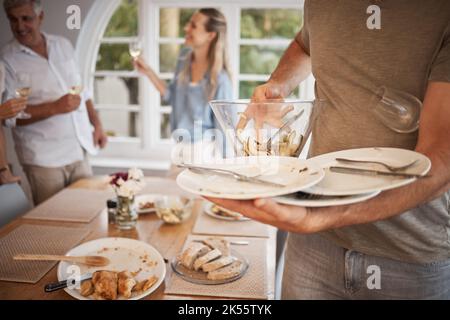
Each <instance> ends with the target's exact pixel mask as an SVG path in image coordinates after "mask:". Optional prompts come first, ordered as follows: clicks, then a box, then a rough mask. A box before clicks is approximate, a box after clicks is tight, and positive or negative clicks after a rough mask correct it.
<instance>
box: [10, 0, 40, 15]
mask: <svg viewBox="0 0 450 320" xmlns="http://www.w3.org/2000/svg"><path fill="white" fill-rule="evenodd" d="M26 4H31V5H32V6H33V9H34V12H35V13H36V14H37V15H39V14H41V12H42V5H41V0H3V8H4V9H5V12H8V10H9V9H12V8H16V7H20V6H23V5H26Z"/></svg>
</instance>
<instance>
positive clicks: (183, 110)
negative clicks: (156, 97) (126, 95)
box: [163, 49, 233, 142]
mask: <svg viewBox="0 0 450 320" xmlns="http://www.w3.org/2000/svg"><path fill="white" fill-rule="evenodd" d="M190 52H191V50H190V49H183V50H182V51H181V53H180V55H179V57H178V61H177V67H176V70H175V76H174V79H173V80H172V81H171V83H170V85H169V88H168V90H166V94H165V95H164V96H163V100H164V101H165V102H167V103H169V104H170V105H171V106H172V113H171V114H170V125H171V128H172V131H174V130H176V129H185V130H187V132H189V134H190V138H191V142H196V141H198V140H199V139H200V138H201V137H200V133H201V134H202V135H203V134H204V133H205V131H207V130H209V129H214V128H217V129H220V128H219V124H218V123H217V120H216V118H215V116H214V113H213V111H212V109H211V107H210V106H209V103H208V102H209V99H208V93H207V84H208V80H209V76H210V75H209V73H207V74H205V76H204V77H203V79H201V80H200V81H199V82H198V83H196V84H192V83H191V81H190V75H189V78H188V81H187V82H183V81H180V79H179V76H180V72H181V71H182V70H183V69H184V68H185V64H186V63H189V64H190V63H191V61H190ZM189 68H190V66H189ZM232 98H233V89H232V85H231V80H230V78H229V77H228V74H227V73H226V72H225V71H224V70H222V71H221V72H220V73H219V75H218V79H217V89H216V92H215V95H214V98H213V99H214V100H230V99H232ZM194 128H195V131H196V132H195V134H194ZM200 129H201V130H200Z"/></svg>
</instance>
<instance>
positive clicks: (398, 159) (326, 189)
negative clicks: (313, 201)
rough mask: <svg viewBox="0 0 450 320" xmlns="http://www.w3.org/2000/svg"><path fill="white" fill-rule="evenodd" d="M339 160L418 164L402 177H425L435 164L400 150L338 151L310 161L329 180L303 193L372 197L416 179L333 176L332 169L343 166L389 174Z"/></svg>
mask: <svg viewBox="0 0 450 320" xmlns="http://www.w3.org/2000/svg"><path fill="white" fill-rule="evenodd" d="M336 158H348V159H357V160H369V161H370V160H375V161H382V162H384V163H386V164H389V165H394V166H401V165H405V164H408V163H410V162H412V161H414V160H417V163H416V164H414V165H413V166H411V167H409V168H408V169H406V170H403V171H400V172H402V173H411V174H418V175H424V174H426V173H427V172H428V171H429V170H430V168H431V161H430V160H429V159H428V158H427V157H426V156H424V155H423V154H420V153H418V152H415V151H411V150H406V149H398V148H361V149H350V150H343V151H337V152H332V153H327V154H323V155H320V156H317V157H314V158H310V159H308V160H307V163H308V164H309V163H310V162H311V163H314V164H316V165H318V166H320V167H322V168H323V169H324V171H325V177H324V178H323V179H322V180H321V181H320V182H319V183H317V184H316V185H314V186H312V187H310V188H307V189H305V190H303V191H305V192H307V193H314V194H322V195H329V196H335V195H355V194H362V193H372V192H375V191H384V190H389V189H394V188H398V187H401V186H404V185H407V184H410V183H412V182H414V181H415V180H416V178H403V177H394V176H380V175H377V176H368V175H360V174H347V173H337V172H331V171H330V170H329V169H328V168H329V167H330V166H341V167H350V168H362V169H371V170H378V171H385V172H389V171H388V170H387V169H386V168H384V167H383V166H381V165H379V164H368V163H352V164H347V163H343V162H339V161H336Z"/></svg>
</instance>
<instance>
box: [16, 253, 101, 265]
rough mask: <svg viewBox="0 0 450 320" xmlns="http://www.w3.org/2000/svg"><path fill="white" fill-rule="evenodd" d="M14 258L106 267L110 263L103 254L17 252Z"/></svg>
mask: <svg viewBox="0 0 450 320" xmlns="http://www.w3.org/2000/svg"><path fill="white" fill-rule="evenodd" d="M14 260H35V261H42V260H46V261H49V260H50V261H69V262H76V263H82V264H85V265H88V266H95V267H104V266H106V265H108V264H109V259H108V258H105V257H102V256H78V257H72V256H60V255H51V254H17V255H15V256H14Z"/></svg>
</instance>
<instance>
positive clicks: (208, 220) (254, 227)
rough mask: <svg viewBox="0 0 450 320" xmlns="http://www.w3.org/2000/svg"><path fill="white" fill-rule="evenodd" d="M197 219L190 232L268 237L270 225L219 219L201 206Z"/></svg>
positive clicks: (251, 221) (250, 221)
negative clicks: (207, 212)
mask: <svg viewBox="0 0 450 320" xmlns="http://www.w3.org/2000/svg"><path fill="white" fill-rule="evenodd" d="M201 210H202V212H200V213H199V215H198V217H197V221H196V222H195V225H194V228H193V229H192V233H194V234H211V235H224V236H242V237H263V238H268V237H269V235H270V227H269V226H268V225H265V224H262V223H260V222H257V221H253V220H248V221H228V220H221V219H217V218H214V217H211V216H210V215H208V214H206V213H205V212H203V210H204V206H202V208H201Z"/></svg>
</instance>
